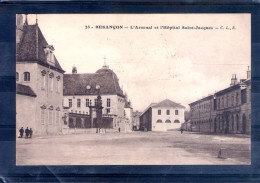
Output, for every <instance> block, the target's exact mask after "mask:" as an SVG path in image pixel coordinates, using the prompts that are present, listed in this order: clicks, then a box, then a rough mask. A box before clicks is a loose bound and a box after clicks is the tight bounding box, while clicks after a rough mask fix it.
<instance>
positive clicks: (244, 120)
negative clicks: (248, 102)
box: [242, 114, 246, 133]
mask: <svg viewBox="0 0 260 183" xmlns="http://www.w3.org/2000/svg"><path fill="white" fill-rule="evenodd" d="M242 132H243V133H246V115H245V114H243V122H242Z"/></svg>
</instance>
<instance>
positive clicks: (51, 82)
mask: <svg viewBox="0 0 260 183" xmlns="http://www.w3.org/2000/svg"><path fill="white" fill-rule="evenodd" d="M50 85H51V86H50V87H51V91H53V78H50Z"/></svg>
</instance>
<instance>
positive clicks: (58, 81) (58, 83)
mask: <svg viewBox="0 0 260 183" xmlns="http://www.w3.org/2000/svg"><path fill="white" fill-rule="evenodd" d="M57 92H60V80H57Z"/></svg>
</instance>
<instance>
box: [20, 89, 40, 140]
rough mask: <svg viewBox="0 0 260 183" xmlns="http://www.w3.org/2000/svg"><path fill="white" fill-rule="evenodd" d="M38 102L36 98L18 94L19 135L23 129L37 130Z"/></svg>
mask: <svg viewBox="0 0 260 183" xmlns="http://www.w3.org/2000/svg"><path fill="white" fill-rule="evenodd" d="M35 105H36V100H35V97H30V96H25V95H20V94H16V132H17V133H16V134H17V135H18V134H19V130H20V128H21V127H23V129H24V130H25V129H26V128H27V127H28V128H29V129H30V128H32V129H33V131H34V129H35V128H36V124H35V121H36V108H35Z"/></svg>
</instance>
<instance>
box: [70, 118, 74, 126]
mask: <svg viewBox="0 0 260 183" xmlns="http://www.w3.org/2000/svg"><path fill="white" fill-rule="evenodd" d="M69 128H74V124H73V118H69Z"/></svg>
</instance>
